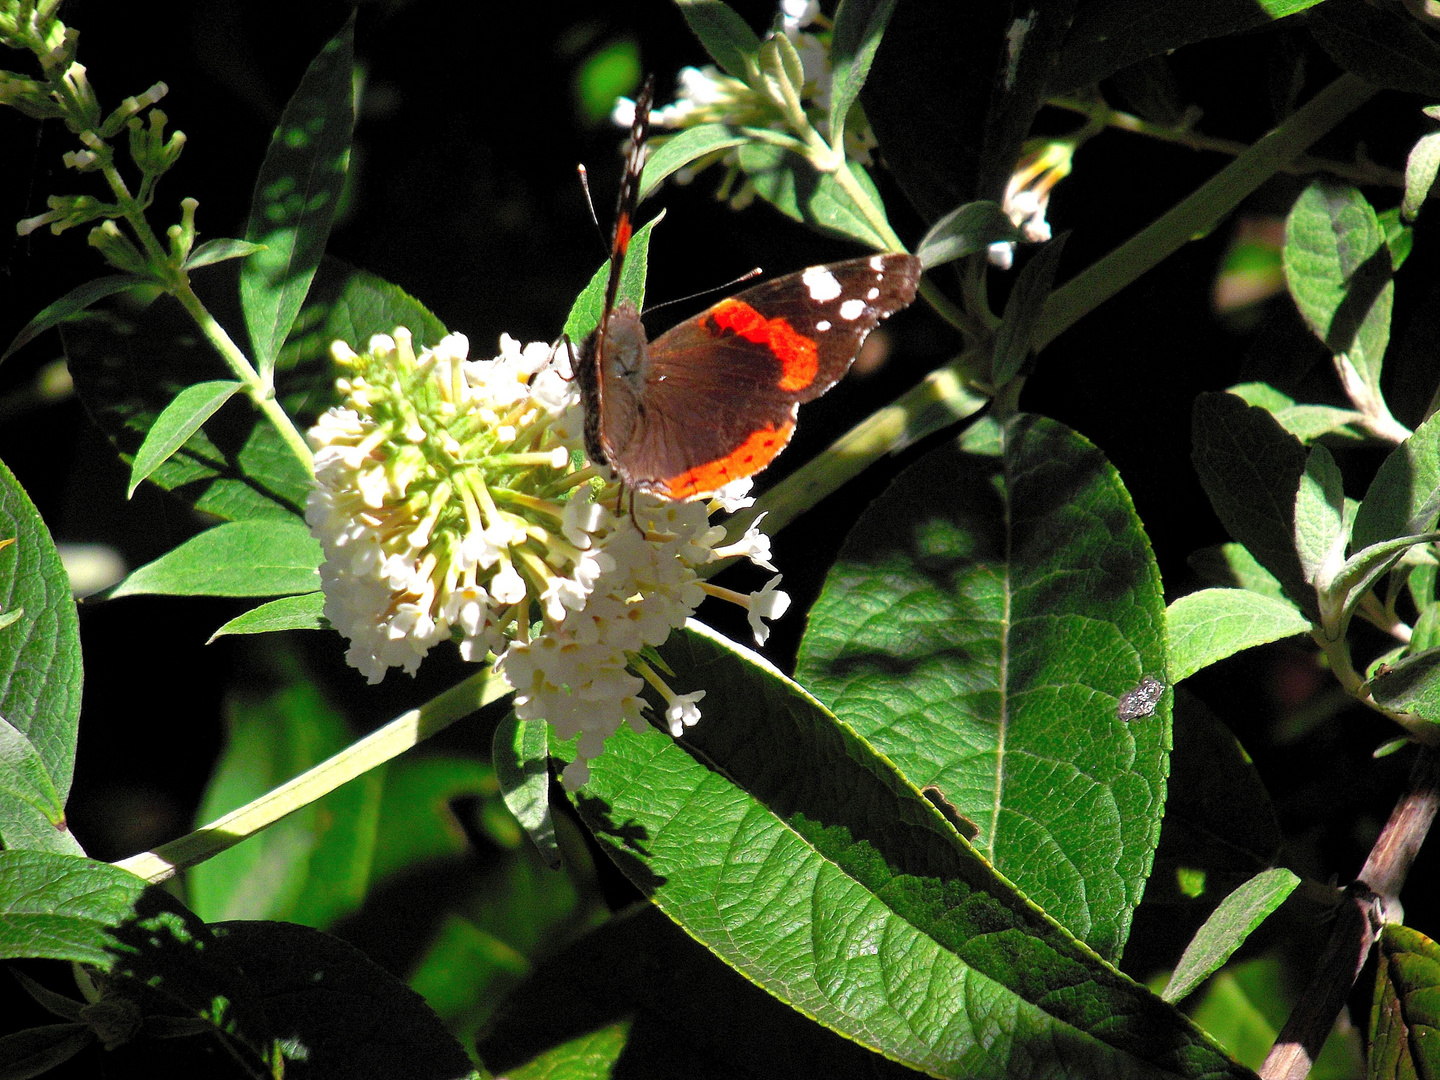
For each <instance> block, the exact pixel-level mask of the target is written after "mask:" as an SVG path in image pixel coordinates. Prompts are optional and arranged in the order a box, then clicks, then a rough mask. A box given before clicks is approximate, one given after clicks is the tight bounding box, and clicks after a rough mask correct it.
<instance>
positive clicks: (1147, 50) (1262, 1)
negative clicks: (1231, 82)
mask: <svg viewBox="0 0 1440 1080" xmlns="http://www.w3.org/2000/svg"><path fill="white" fill-rule="evenodd" d="M1319 2H1320V0H1199V2H1191V3H1178V4H1174V3H1172V4H1158V5H1157V4H1152V3H1150V2H1149V0H1090V2H1088V3H1084V4H1081V5H1080V6H1079V8H1078V9H1077V10H1076V12H1075V21H1074V23H1073V24H1072V26H1071V28H1070V33H1069V35H1068V36H1067V37H1066V38H1065V47H1064V49H1063V50H1062V51H1061V53H1060V62H1059V66H1058V67H1057V68H1056V70H1055V73H1054V75H1053V76H1052V77H1051V81H1050V88H1051V93H1063V92H1066V91H1071V90H1074V89H1076V88H1078V87H1082V86H1087V85H1089V84H1091V83H1097V82H1099V81H1100V80H1101V79H1106V78H1109V77H1110V76H1111V75H1114V74H1115V73H1116V72H1117V71H1119V70H1120V69H1121V68H1127V67H1129V66H1130V65H1132V64H1134V63H1136V62H1138V61H1140V60H1144V59H1146V58H1148V57H1152V56H1163V55H1164V54H1166V53H1169V52H1172V51H1174V50H1175V49H1178V48H1180V47H1181V46H1182V45H1190V44H1193V43H1195V42H1197V41H1205V40H1207V39H1209V38H1217V37H1227V36H1230V35H1233V34H1240V33H1242V32H1243V31H1245V30H1252V29H1255V28H1257V27H1261V26H1266V25H1268V24H1269V23H1271V22H1274V21H1275V20H1278V19H1283V18H1285V17H1286V16H1289V15H1293V14H1295V13H1296V12H1299V11H1304V10H1305V9H1306V8H1309V7H1313V6H1314V5H1316V4H1318V3H1319Z"/></svg>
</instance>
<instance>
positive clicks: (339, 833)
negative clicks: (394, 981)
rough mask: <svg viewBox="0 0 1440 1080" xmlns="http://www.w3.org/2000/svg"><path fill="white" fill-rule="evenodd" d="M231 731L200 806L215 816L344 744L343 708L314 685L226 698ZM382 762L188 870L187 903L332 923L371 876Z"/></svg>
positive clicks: (209, 910)
mask: <svg viewBox="0 0 1440 1080" xmlns="http://www.w3.org/2000/svg"><path fill="white" fill-rule="evenodd" d="M228 719H229V739H228V742H227V744H226V747H225V751H224V753H223V754H222V755H221V758H220V763H219V765H218V766H217V768H216V771H215V775H214V777H212V779H211V781H210V785H209V788H208V789H207V791H206V793H205V799H204V801H203V802H202V803H201V806H200V810H199V812H198V815H197V818H198V820H197V825H200V824H204V823H205V822H208V821H213V820H214V819H215V818H218V817H221V816H222V815H224V814H227V813H229V812H230V811H231V810H234V809H236V808H238V807H240V806H243V805H245V804H246V803H248V802H250V801H251V800H253V799H256V798H258V797H259V796H261V795H263V794H264V793H265V792H267V791H269V790H271V789H272V788H275V787H278V786H279V785H280V784H282V783H284V782H285V781H286V780H289V779H291V778H292V777H294V776H297V775H299V774H300V773H302V772H304V771H305V770H306V769H308V768H310V767H311V766H313V765H318V764H319V763H320V762H322V761H324V760H325V759H326V758H328V757H330V756H331V755H332V754H335V753H338V752H339V751H340V750H343V749H344V748H345V747H346V746H347V745H349V743H350V741H351V737H350V732H349V729H348V727H347V725H346V724H345V721H344V719H343V718H341V717H340V716H339V715H338V714H337V713H335V712H334V711H333V710H332V709H331V708H330V707H329V706H328V705H327V704H326V703H325V701H324V700H323V699H322V698H321V696H320V693H319V691H318V690H317V689H316V688H315V687H314V686H312V685H310V684H308V683H303V682H295V683H292V684H291V685H290V686H288V687H286V688H285V689H283V690H281V691H279V692H278V693H276V694H274V695H272V696H271V697H270V698H268V699H267V700H265V701H263V702H258V703H251V702H245V701H236V702H234V703H233V704H232V705H231V706H230V715H229V717H228ZM383 777H384V770H383V769H381V770H372V771H370V772H368V773H366V774H365V775H363V776H361V777H358V778H356V779H355V780H352V781H350V782H349V783H348V784H345V785H344V786H343V787H340V788H338V789H336V790H335V791H332V792H331V793H330V794H329V795H326V796H325V797H324V798H322V799H320V800H318V801H317V802H314V803H311V804H310V805H308V806H305V807H302V808H301V809H299V810H297V811H296V812H295V813H293V814H291V815H290V816H289V817H287V818H285V819H284V820H283V821H280V822H278V823H277V824H275V825H272V826H271V827H270V828H268V829H266V830H265V831H264V832H263V833H260V834H259V835H257V836H252V837H250V838H248V839H246V840H244V841H242V842H241V843H239V844H237V845H236V846H235V847H232V848H230V849H229V850H227V851H223V852H221V853H220V854H219V855H216V856H215V857H214V858H212V859H209V860H208V861H206V862H204V863H201V864H200V865H199V866H196V867H195V868H194V869H192V870H191V871H190V874H189V877H188V879H187V892H188V896H189V901H190V906H191V907H192V908H193V909H194V910H195V912H196V913H197V914H198V915H199V916H200V917H201V918H203V919H205V920H206V921H208V922H214V921H218V920H221V919H285V920H287V921H289V922H297V923H304V924H306V925H309V926H326V925H329V924H330V923H333V922H334V921H335V920H336V919H338V918H339V917H341V916H342V915H346V914H349V913H350V912H351V911H354V910H355V909H356V908H358V907H359V906H360V903H361V901H362V900H364V898H365V894H366V891H367V890H368V888H369V885H370V860H371V857H372V854H373V852H374V848H375V835H376V823H377V821H378V819H379V811H380V793H381V788H382V786H383Z"/></svg>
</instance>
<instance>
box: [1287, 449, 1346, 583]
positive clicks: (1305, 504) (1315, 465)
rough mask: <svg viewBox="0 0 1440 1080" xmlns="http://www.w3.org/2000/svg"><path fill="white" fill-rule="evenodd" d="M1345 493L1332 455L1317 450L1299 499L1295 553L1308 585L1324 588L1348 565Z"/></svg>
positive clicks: (1312, 454)
mask: <svg viewBox="0 0 1440 1080" xmlns="http://www.w3.org/2000/svg"><path fill="white" fill-rule="evenodd" d="M1348 539H1349V535H1348V530H1347V529H1346V527H1345V489H1344V487H1343V481H1342V480H1341V477H1340V468H1339V466H1337V465H1336V464H1335V459H1334V458H1333V457H1331V456H1330V451H1329V450H1326V449H1325V447H1323V446H1315V447H1312V448H1311V450H1310V455H1309V457H1307V458H1306V459H1305V472H1304V473H1303V474H1302V475H1301V477H1300V488H1299V490H1298V491H1297V492H1296V495H1295V553H1296V554H1297V555H1298V556H1299V557H1300V569H1301V571H1302V572H1303V573H1304V575H1305V581H1306V583H1307V584H1311V585H1314V586H1315V587H1316V588H1317V589H1321V588H1324V587H1325V586H1326V585H1327V584H1328V583H1329V582H1330V581H1331V580H1332V579H1333V578H1334V576H1335V574H1336V573H1337V572H1338V571H1339V569H1340V567H1341V566H1343V565H1344V563H1345V542H1346V541H1347V540H1348Z"/></svg>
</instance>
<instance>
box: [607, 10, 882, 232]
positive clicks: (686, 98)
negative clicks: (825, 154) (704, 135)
mask: <svg viewBox="0 0 1440 1080" xmlns="http://www.w3.org/2000/svg"><path fill="white" fill-rule="evenodd" d="M777 22H778V25H777V27H776V28H775V30H773V31H772V32H771V36H773V35H774V34H782V35H784V37H785V38H787V39H788V40H789V42H790V44H791V45H793V46H794V47H795V52H796V53H797V54H798V55H799V57H800V64H801V67H802V68H803V70H804V85H803V86H802V87H800V101H801V104H802V105H803V106H804V108H805V114H806V118H807V119H808V120H809V122H810V124H811V125H813V126H814V128H815V129H816V130H817V131H818V132H819V133H820V134H821V135H822V136H823V137H824V138H825V139H827V140H828V139H829V138H830V91H831V70H830V31H831V24H830V20H829V19H827V18H826V17H825V16H824V15H823V14H821V12H820V5H819V3H818V2H817V0H781V2H780V17H779V19H778V20H777ZM676 83H677V86H676V98H675V100H674V101H673V102H671V103H670V104H669V105H665V106H662V107H660V108H657V109H652V110H651V112H650V126H651V128H652V131H653V132H654V133H653V134H652V135H651V144H652V146H653V147H655V148H657V149H658V148H659V147H660V146H663V145H664V143H665V136H664V135H663V134H660V132H663V131H664V130H665V129H669V130H671V131H681V130H683V129H685V128H691V127H697V126H699V125H701V124H727V125H729V126H731V127H737V128H744V127H752V128H770V129H772V130H776V131H783V130H786V129H787V128H788V126H789V125H788V122H787V120H786V118H785V114H784V111H783V110H782V109H781V107H780V106H779V104H778V103H777V102H776V100H775V98H774V96H773V92H772V91H770V90H768V89H767V88H766V87H765V85H764V82H763V79H762V80H759V81H758V83H757V84H756V85H752V84H750V83H747V82H746V81H744V80H743V79H737V78H735V77H734V76H732V75H727V74H725V73H724V72H722V71H721V70H720V69H719V68H717V67H715V66H714V65H713V64H707V65H705V66H704V67H699V68H696V67H685V68H681V69H680V72H679V74H678V75H677V77H676ZM634 118H635V102H634V101H632V100H631V99H630V98H625V97H622V98H620V99H618V100H617V101H616V103H615V109H614V111H613V112H612V113H611V119H612V120H614V122H615V123H616V124H618V125H619V126H621V127H624V128H628V127H630V125H631V123H632V122H633V120H634ZM876 145H877V143H876V140H875V135H874V133H873V132H872V131H871V130H870V125H869V123H868V122H867V121H866V120H865V117H864V114H863V113H862V112H861V111H860V109H859V108H858V107H855V108H852V110H851V115H850V117H849V118H848V120H847V121H846V123H845V156H846V157H847V158H848V159H849V160H851V161H858V162H860V163H861V164H864V165H869V164H871V163H872V160H871V154H870V151H871V150H873V149H874V148H875V147H876ZM717 164H718V165H722V166H723V167H724V169H725V177H724V179H723V180H722V181H721V182H720V186H719V188H718V189H717V191H716V197H717V198H721V199H726V200H728V201H729V202H730V205H731V207H732V208H733V209H736V210H740V209H743V208H744V207H746V206H748V205H749V204H750V203H751V202H752V201H754V198H755V187H754V184H753V183H752V182H751V181H750V180H749V179H747V178H745V176H744V173H743V172H742V171H741V169H740V157H739V153H738V150H737V149H736V148H734V147H731V148H728V149H725V150H717V151H715V152H714V153H710V154H705V155H703V156H702V157H699V158H696V159H695V160H694V161H692V162H690V163H689V164H688V165H686V166H685V167H683V168H681V169H678V170H677V171H676V172H675V182H676V183H677V184H688V183H690V181H692V180H693V179H694V178H695V177H696V176H697V175H699V174H700V173H701V172H703V171H704V170H705V169H708V168H709V167H710V166H712V165H717Z"/></svg>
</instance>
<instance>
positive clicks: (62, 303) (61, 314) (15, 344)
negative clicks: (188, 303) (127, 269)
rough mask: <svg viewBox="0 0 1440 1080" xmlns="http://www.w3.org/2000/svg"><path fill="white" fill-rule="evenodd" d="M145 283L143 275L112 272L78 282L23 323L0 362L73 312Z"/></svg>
mask: <svg viewBox="0 0 1440 1080" xmlns="http://www.w3.org/2000/svg"><path fill="white" fill-rule="evenodd" d="M145 284H147V282H146V280H145V279H144V278H140V277H136V276H135V275H133V274H112V275H111V276H109V277H103V278H96V279H95V280H94V281H87V282H85V284H84V285H77V286H76V287H75V288H73V289H71V290H70V291H69V292H68V293H66V294H65V295H64V296H62V297H61V298H60V299H59V300H56V301H55V302H54V303H53V304H50V305H49V306H47V307H46V308H45V309H44V310H43V311H41V312H40V314H39V315H36V316H35V317H34V318H33V319H31V320H30V321H29V322H28V323H26V324H25V325H24V326H23V327H22V328H21V330H20V333H18V334H16V335H15V340H14V341H12V342H10V344H9V346H8V347H7V348H6V349H5V351H4V352H3V353H0V362H3V361H4V360H5V359H6V358H8V357H9V356H10V354H11V353H13V352H15V351H16V350H17V349H19V348H20V347H21V346H23V345H27V344H29V343H30V342H31V341H33V340H34V339H35V338H36V337H38V336H39V335H40V334H43V333H44V332H45V331H46V330H49V329H50V328H51V327H52V326H58V325H59V324H60V323H62V322H64V321H65V320H66V319H68V318H70V317H71V316H72V315H78V314H80V312H82V311H84V310H85V309H86V308H88V307H90V305H91V304H95V303H98V302H99V301H101V300H104V299H105V297H107V296H114V295H115V294H116V293H118V292H124V291H125V290H126V289H130V288H134V287H135V286H136V285H145Z"/></svg>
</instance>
